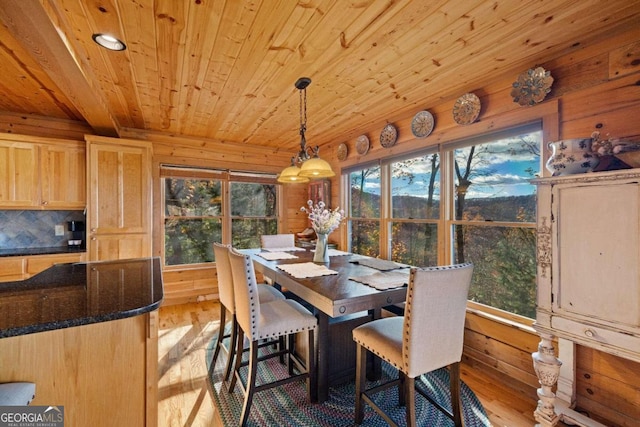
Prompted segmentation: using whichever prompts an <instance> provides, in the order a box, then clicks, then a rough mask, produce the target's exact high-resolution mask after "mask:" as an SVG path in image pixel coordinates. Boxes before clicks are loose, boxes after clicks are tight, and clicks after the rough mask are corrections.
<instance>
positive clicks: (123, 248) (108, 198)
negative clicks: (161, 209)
mask: <svg viewBox="0 0 640 427" xmlns="http://www.w3.org/2000/svg"><path fill="white" fill-rule="evenodd" d="M86 139H87V142H88V146H87V150H88V161H87V164H88V182H89V209H88V212H87V222H88V224H89V228H88V230H89V236H88V241H87V243H88V248H87V249H88V253H89V260H91V261H98V260H109V259H124V258H139V257H148V256H150V255H151V251H152V250H151V227H152V212H151V200H152V195H151V191H152V181H151V145H150V144H149V143H146V142H143V141H132V140H123V139H113V138H105V137H96V136H87V137H86Z"/></svg>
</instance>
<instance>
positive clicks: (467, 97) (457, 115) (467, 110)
mask: <svg viewBox="0 0 640 427" xmlns="http://www.w3.org/2000/svg"><path fill="white" fill-rule="evenodd" d="M478 115H480V98H478V96H477V95H476V94H475V93H465V94H464V95H462V96H461V97H460V98H458V100H457V101H456V103H455V104H454V105H453V120H455V121H456V123H457V124H459V125H470V124H471V123H473V122H475V121H476V119H477V118H478Z"/></svg>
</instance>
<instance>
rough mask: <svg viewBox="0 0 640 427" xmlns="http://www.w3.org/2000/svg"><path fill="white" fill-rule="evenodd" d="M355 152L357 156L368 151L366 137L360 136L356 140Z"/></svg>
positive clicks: (367, 139)
mask: <svg viewBox="0 0 640 427" xmlns="http://www.w3.org/2000/svg"><path fill="white" fill-rule="evenodd" d="M356 151H357V152H358V154H361V155H364V154H367V151H369V138H368V137H367V135H360V136H359V137H358V139H357V140H356Z"/></svg>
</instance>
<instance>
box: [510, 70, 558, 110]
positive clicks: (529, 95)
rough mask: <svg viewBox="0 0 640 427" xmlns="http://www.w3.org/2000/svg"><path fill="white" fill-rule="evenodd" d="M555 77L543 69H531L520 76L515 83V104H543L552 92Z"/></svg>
mask: <svg viewBox="0 0 640 427" xmlns="http://www.w3.org/2000/svg"><path fill="white" fill-rule="evenodd" d="M552 84H553V77H551V72H549V71H547V70H545V69H544V68H542V67H538V68H536V69H530V70H527V71H525V72H524V73H522V74H520V75H519V76H518V80H516V81H515V82H513V84H512V86H513V89H511V96H512V97H513V102H517V103H518V104H520V105H523V106H527V105H535V104H537V103H539V102H542V100H543V99H544V97H545V96H547V94H548V93H549V92H551V85H552Z"/></svg>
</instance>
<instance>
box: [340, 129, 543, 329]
mask: <svg viewBox="0 0 640 427" xmlns="http://www.w3.org/2000/svg"><path fill="white" fill-rule="evenodd" d="M541 144H542V130H541V125H540V124H535V125H529V126H523V127H519V128H514V129H509V130H507V131H503V132H500V133H495V134H493V135H488V136H483V137H482V138H474V139H468V140H464V141H457V142H456V143H455V144H454V143H452V144H449V145H445V146H444V147H440V148H439V149H438V148H435V147H434V148H433V149H431V150H425V151H422V152H419V153H414V154H411V155H407V156H404V157H403V158H398V159H385V160H382V161H380V163H379V164H378V165H375V166H369V167H366V168H362V169H357V170H350V171H347V172H346V174H345V178H346V179H347V182H348V183H349V185H350V192H349V193H348V196H349V199H348V200H347V202H348V206H349V211H348V212H349V217H348V221H349V226H350V228H351V233H352V234H351V241H350V248H349V249H350V250H351V251H352V252H354V253H360V254H366V255H372V256H380V257H382V258H386V259H392V260H394V261H398V262H402V263H406V264H410V265H414V266H430V265H439V264H449V263H458V262H465V261H471V262H473V263H474V265H475V270H474V279H473V283H472V286H471V290H470V294H469V299H470V300H472V301H474V302H476V303H479V304H483V305H487V306H491V307H494V308H497V309H499V310H505V311H508V312H511V313H515V314H518V315H522V316H526V317H529V318H533V317H535V274H536V258H535V238H536V235H535V218H536V196H535V186H534V185H532V184H530V182H529V180H530V179H532V178H534V177H536V176H537V175H538V174H539V172H540V164H541V162H540V147H541ZM444 189H446V191H445V190H444Z"/></svg>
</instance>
